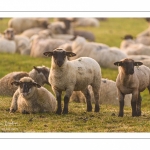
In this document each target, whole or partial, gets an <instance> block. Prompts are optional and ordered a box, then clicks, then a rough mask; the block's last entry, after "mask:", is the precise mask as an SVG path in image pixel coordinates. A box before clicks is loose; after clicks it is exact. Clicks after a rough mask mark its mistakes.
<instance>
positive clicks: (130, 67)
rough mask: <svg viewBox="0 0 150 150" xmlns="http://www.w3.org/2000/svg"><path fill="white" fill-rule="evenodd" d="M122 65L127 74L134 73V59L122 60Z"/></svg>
mask: <svg viewBox="0 0 150 150" xmlns="http://www.w3.org/2000/svg"><path fill="white" fill-rule="evenodd" d="M122 67H123V68H124V70H125V73H126V74H127V75H129V74H131V75H132V74H133V73H134V61H124V62H123V66H122Z"/></svg>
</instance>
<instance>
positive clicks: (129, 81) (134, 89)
mask: <svg viewBox="0 0 150 150" xmlns="http://www.w3.org/2000/svg"><path fill="white" fill-rule="evenodd" d="M142 64H143V63H142V62H136V61H134V60H133V59H129V58H125V59H122V60H121V61H117V62H115V63H114V65H116V66H118V71H119V73H118V76H117V78H116V86H117V90H118V99H119V115H118V116H119V117H123V115H124V110H123V109H124V96H125V95H126V94H130V93H131V94H132V99H131V106H132V116H133V117H135V116H141V101H142V97H141V95H140V92H142V91H144V90H145V89H146V88H148V90H149V92H150V69H149V68H148V67H146V66H145V65H142ZM134 66H137V67H134Z"/></svg>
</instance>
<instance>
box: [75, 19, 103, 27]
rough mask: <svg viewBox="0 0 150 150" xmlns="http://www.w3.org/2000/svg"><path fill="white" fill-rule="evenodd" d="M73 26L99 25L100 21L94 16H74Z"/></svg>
mask: <svg viewBox="0 0 150 150" xmlns="http://www.w3.org/2000/svg"><path fill="white" fill-rule="evenodd" d="M74 26H84V27H87V26H93V27H99V26H100V22H99V20H98V19H96V18H75V21H74Z"/></svg>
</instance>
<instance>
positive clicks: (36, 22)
mask: <svg viewBox="0 0 150 150" xmlns="http://www.w3.org/2000/svg"><path fill="white" fill-rule="evenodd" d="M48 24H49V20H48V18H11V19H10V20H9V22H8V27H10V28H13V29H14V30H15V33H16V34H19V33H22V32H23V31H25V30H26V29H30V28H34V27H42V28H47V26H48Z"/></svg>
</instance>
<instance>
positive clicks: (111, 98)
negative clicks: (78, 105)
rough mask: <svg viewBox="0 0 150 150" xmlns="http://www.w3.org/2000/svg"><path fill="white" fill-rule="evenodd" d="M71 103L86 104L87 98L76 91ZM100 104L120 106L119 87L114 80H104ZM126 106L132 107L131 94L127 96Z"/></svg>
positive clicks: (91, 92)
mask: <svg viewBox="0 0 150 150" xmlns="http://www.w3.org/2000/svg"><path fill="white" fill-rule="evenodd" d="M88 88H89V91H90V94H91V99H92V102H93V103H94V102H95V99H94V96H93V91H92V88H91V86H88ZM70 99H71V101H75V102H85V97H84V95H83V94H82V93H81V92H80V91H74V92H73V94H72V95H71V98H70ZM100 104H109V105H117V106H119V100H118V97H117V86H116V82H115V81H113V80H109V79H105V78H102V80H101V88H100ZM125 106H131V94H127V95H126V96H125Z"/></svg>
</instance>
